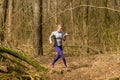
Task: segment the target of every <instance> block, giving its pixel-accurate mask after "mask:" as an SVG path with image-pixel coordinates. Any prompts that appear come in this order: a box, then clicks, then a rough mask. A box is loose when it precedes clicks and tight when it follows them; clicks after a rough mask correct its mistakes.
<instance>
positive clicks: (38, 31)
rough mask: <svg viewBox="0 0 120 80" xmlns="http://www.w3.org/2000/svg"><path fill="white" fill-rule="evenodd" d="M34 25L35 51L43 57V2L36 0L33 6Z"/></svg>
mask: <svg viewBox="0 0 120 80" xmlns="http://www.w3.org/2000/svg"><path fill="white" fill-rule="evenodd" d="M33 16H34V17H33V24H34V49H35V52H36V53H38V54H39V55H43V42H42V0H34V5H33Z"/></svg>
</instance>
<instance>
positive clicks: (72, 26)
mask: <svg viewBox="0 0 120 80" xmlns="http://www.w3.org/2000/svg"><path fill="white" fill-rule="evenodd" d="M72 1H73V0H70V8H71V10H70V13H71V14H70V16H71V28H73V29H72V31H73V38H72V39H73V43H72V45H75V35H74V34H75V33H74V22H73V11H72V8H73V5H72Z"/></svg>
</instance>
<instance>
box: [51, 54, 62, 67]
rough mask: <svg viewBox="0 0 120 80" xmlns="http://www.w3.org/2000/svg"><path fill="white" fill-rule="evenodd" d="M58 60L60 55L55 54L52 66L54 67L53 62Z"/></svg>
mask: <svg viewBox="0 0 120 80" xmlns="http://www.w3.org/2000/svg"><path fill="white" fill-rule="evenodd" d="M59 58H60V55H59V54H58V53H57V55H56V57H55V58H54V60H53V62H52V65H53V66H54V64H55V62H56V61H57V60H58V59H59Z"/></svg>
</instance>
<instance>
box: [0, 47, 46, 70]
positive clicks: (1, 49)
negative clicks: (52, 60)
mask: <svg viewBox="0 0 120 80" xmlns="http://www.w3.org/2000/svg"><path fill="white" fill-rule="evenodd" d="M0 52H1V53H0V54H4V52H5V53H7V54H9V55H12V56H14V57H16V58H18V59H20V60H22V61H25V62H26V63H28V64H29V65H31V66H33V67H35V68H36V69H37V70H46V68H45V67H44V66H42V65H40V64H38V63H36V62H35V61H34V60H32V59H30V58H28V57H27V56H25V55H23V53H20V52H17V51H15V50H12V49H8V48H5V47H1V46H0Z"/></svg>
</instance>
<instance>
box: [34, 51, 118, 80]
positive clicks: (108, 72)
mask: <svg viewBox="0 0 120 80" xmlns="http://www.w3.org/2000/svg"><path fill="white" fill-rule="evenodd" d="M53 57H54V55H45V56H43V57H41V58H40V59H38V58H36V60H38V61H39V62H40V63H41V64H43V65H44V66H46V67H48V72H47V74H46V76H47V77H48V80H119V79H120V67H119V66H120V64H119V63H118V59H117V58H118V57H120V56H117V55H116V54H115V53H112V54H111V53H110V54H109V53H105V54H97V55H91V56H70V57H66V60H67V63H68V65H69V68H70V71H69V72H67V71H66V70H65V68H64V65H63V63H62V61H61V60H59V61H58V62H57V63H56V65H55V68H51V67H50V66H49V63H50V62H51V61H52V59H53Z"/></svg>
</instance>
